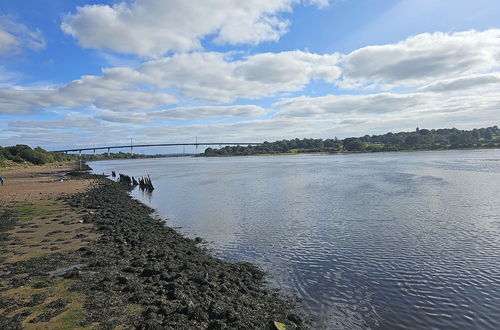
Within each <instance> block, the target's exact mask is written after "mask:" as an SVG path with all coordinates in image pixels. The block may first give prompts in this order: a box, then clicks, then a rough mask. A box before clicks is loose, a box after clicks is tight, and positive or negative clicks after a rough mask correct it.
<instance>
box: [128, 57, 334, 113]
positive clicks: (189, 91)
mask: <svg viewBox="0 0 500 330" xmlns="http://www.w3.org/2000/svg"><path fill="white" fill-rule="evenodd" d="M337 61H338V55H337V54H332V55H317V54H312V53H308V52H302V51H291V52H281V53H262V54H258V55H253V56H248V57H246V58H244V59H241V60H238V61H231V59H230V58H228V57H227V56H225V54H222V53H192V54H179V55H175V56H172V57H168V58H164V59H161V60H155V61H150V62H147V63H145V64H144V65H143V66H142V67H140V68H139V69H138V70H137V71H138V73H139V74H140V75H141V76H142V77H144V79H145V81H147V82H149V83H151V84H153V85H155V86H156V87H158V88H171V87H173V88H177V89H178V90H179V92H180V93H181V94H183V95H185V96H186V97H189V98H193V99H201V100H206V101H210V102H216V103H228V102H232V101H234V100H236V99H238V98H249V99H258V98H262V97H269V96H274V95H276V94H277V93H280V92H285V91H286V92H289V91H299V90H302V89H303V88H304V86H305V85H306V84H308V83H309V82H310V80H311V79H324V80H327V81H334V79H335V78H336V77H338V76H339V74H340V70H339V68H338V67H337V66H336V63H337Z"/></svg>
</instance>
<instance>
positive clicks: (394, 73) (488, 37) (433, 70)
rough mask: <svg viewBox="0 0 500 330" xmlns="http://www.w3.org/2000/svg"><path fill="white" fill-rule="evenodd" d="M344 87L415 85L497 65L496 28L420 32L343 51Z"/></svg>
mask: <svg viewBox="0 0 500 330" xmlns="http://www.w3.org/2000/svg"><path fill="white" fill-rule="evenodd" d="M341 66H342V67H343V69H344V79H343V81H342V82H341V83H340V86H342V87H344V88H360V87H377V86H378V87H382V88H391V87H398V86H419V85H424V84H430V83H433V82H435V81H437V80H442V79H449V78H456V77H457V76H461V75H469V74H474V73H487V72H490V71H492V70H495V69H498V68H499V67H500V30H496V29H495V30H487V31H484V32H478V31H474V30H472V31H466V32H457V33H450V34H448V33H442V32H436V33H423V34H419V35H416V36H412V37H409V38H408V39H406V40H404V41H401V42H399V43H396V44H388V45H380V46H369V47H364V48H360V49H358V50H355V51H353V52H352V53H350V54H348V55H346V56H345V57H344V58H343V60H342V62H341Z"/></svg>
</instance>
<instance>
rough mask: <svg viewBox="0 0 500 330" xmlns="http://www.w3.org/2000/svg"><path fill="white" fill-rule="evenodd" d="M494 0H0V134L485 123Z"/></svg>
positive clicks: (192, 134)
mask: <svg viewBox="0 0 500 330" xmlns="http://www.w3.org/2000/svg"><path fill="white" fill-rule="evenodd" d="M498 17H500V1H498V0H475V1H470V0H440V1H435V0H418V1H416V0H109V1H104V0H72V1H67V0H45V1H41V0H17V1H12V0H0V145H3V146H5V145H15V144H19V143H22V144H28V145H30V146H32V147H36V146H41V147H43V148H45V149H47V150H57V149H64V148H73V147H97V146H103V145H120V144H129V143H130V139H131V138H132V139H133V143H137V144H142V143H188V142H194V141H195V139H196V137H198V141H201V142H219V141H223V142H261V141H266V140H267V141H275V140H281V139H290V138H296V137H298V138H333V137H338V138H345V137H350V136H362V135H365V134H383V133H386V132H399V131H409V130H414V129H415V128H416V127H417V126H418V127H420V128H444V127H457V128H460V129H471V128H474V127H486V126H493V125H498V124H499V122H500V20H499V19H498Z"/></svg>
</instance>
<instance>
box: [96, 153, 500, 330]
mask: <svg viewBox="0 0 500 330" xmlns="http://www.w3.org/2000/svg"><path fill="white" fill-rule="evenodd" d="M90 166H91V167H93V168H94V171H95V172H96V173H103V172H104V173H106V174H109V173H110V172H111V171H112V170H115V171H117V172H121V173H125V174H128V175H133V176H141V175H145V174H150V175H151V178H152V180H153V183H154V184H155V187H156V190H155V191H154V192H153V194H152V195H151V196H148V195H145V194H142V193H141V192H140V191H138V190H135V191H133V192H132V195H133V196H134V197H136V198H138V199H140V200H142V201H144V202H145V203H147V204H149V205H151V206H152V207H153V208H155V209H156V210H157V211H158V212H159V213H160V214H161V215H162V216H163V217H165V218H168V224H169V225H170V226H173V227H181V228H180V229H179V230H180V231H181V232H182V233H184V234H186V235H187V236H190V237H195V236H201V237H204V238H205V239H206V240H208V241H209V247H210V248H212V249H213V251H214V253H215V254H216V255H218V256H220V257H223V258H225V259H227V260H231V261H250V262H253V263H256V264H258V265H259V266H261V267H262V268H263V269H265V270H266V271H268V272H269V273H270V274H271V282H272V284H273V285H275V286H278V287H281V288H283V289H284V290H286V291H287V292H291V293H294V294H297V295H298V296H299V297H301V298H302V299H303V301H302V306H303V309H304V310H306V311H307V312H309V313H311V314H313V315H315V316H316V317H317V318H318V326H319V327H322V328H329V329H360V328H366V327H369V328H385V329H387V328H399V329H415V328H426V329H429V328H436V329H438V328H439V329H444V328H447V329H451V328H456V329H498V328H500V203H499V202H500V151H498V150H497V151H494V150H486V151H453V152H418V153H378V154H356V155H298V156H252V157H233V158H167V159H141V160H118V161H101V162H94V163H91V164H90Z"/></svg>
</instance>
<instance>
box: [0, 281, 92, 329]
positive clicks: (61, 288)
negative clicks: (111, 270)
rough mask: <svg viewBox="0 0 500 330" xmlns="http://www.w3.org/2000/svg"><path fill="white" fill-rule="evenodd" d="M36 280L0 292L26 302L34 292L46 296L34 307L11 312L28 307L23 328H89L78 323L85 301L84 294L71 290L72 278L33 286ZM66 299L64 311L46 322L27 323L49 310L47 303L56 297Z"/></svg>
mask: <svg viewBox="0 0 500 330" xmlns="http://www.w3.org/2000/svg"><path fill="white" fill-rule="evenodd" d="M37 282H39V281H37V280H34V281H32V282H31V283H30V284H29V285H25V286H22V287H18V288H13V289H10V290H7V291H4V292H2V293H1V295H2V296H4V297H8V298H13V299H15V300H17V301H23V302H28V301H30V300H31V297H32V296H33V295H35V294H45V295H47V298H46V299H45V301H44V302H43V303H41V304H40V305H37V306H34V307H28V308H27V307H22V308H19V309H17V310H15V311H13V312H12V313H11V314H12V315H14V314H17V313H19V312H21V311H23V310H26V309H28V310H29V311H30V313H31V314H30V316H28V317H27V318H26V319H25V320H24V322H23V323H22V326H23V328H24V329H91V328H82V327H81V326H80V325H79V324H80V323H81V322H82V321H84V320H85V311H84V310H83V303H84V301H85V296H84V295H82V294H81V293H78V292H76V291H71V290H70V288H71V286H72V285H73V283H74V280H68V279H57V280H54V282H53V283H51V284H50V285H49V286H48V287H46V288H34V287H33V286H35V284H37ZM61 298H64V299H67V300H68V301H69V303H68V304H67V305H66V311H64V312H63V313H61V314H59V315H57V316H55V317H53V318H52V319H51V320H49V321H48V322H40V323H35V324H33V323H29V321H30V320H31V319H33V318H35V317H37V316H38V315H40V314H42V313H44V312H46V311H48V310H49V308H47V305H48V304H50V303H51V302H53V301H55V300H58V299H61Z"/></svg>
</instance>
